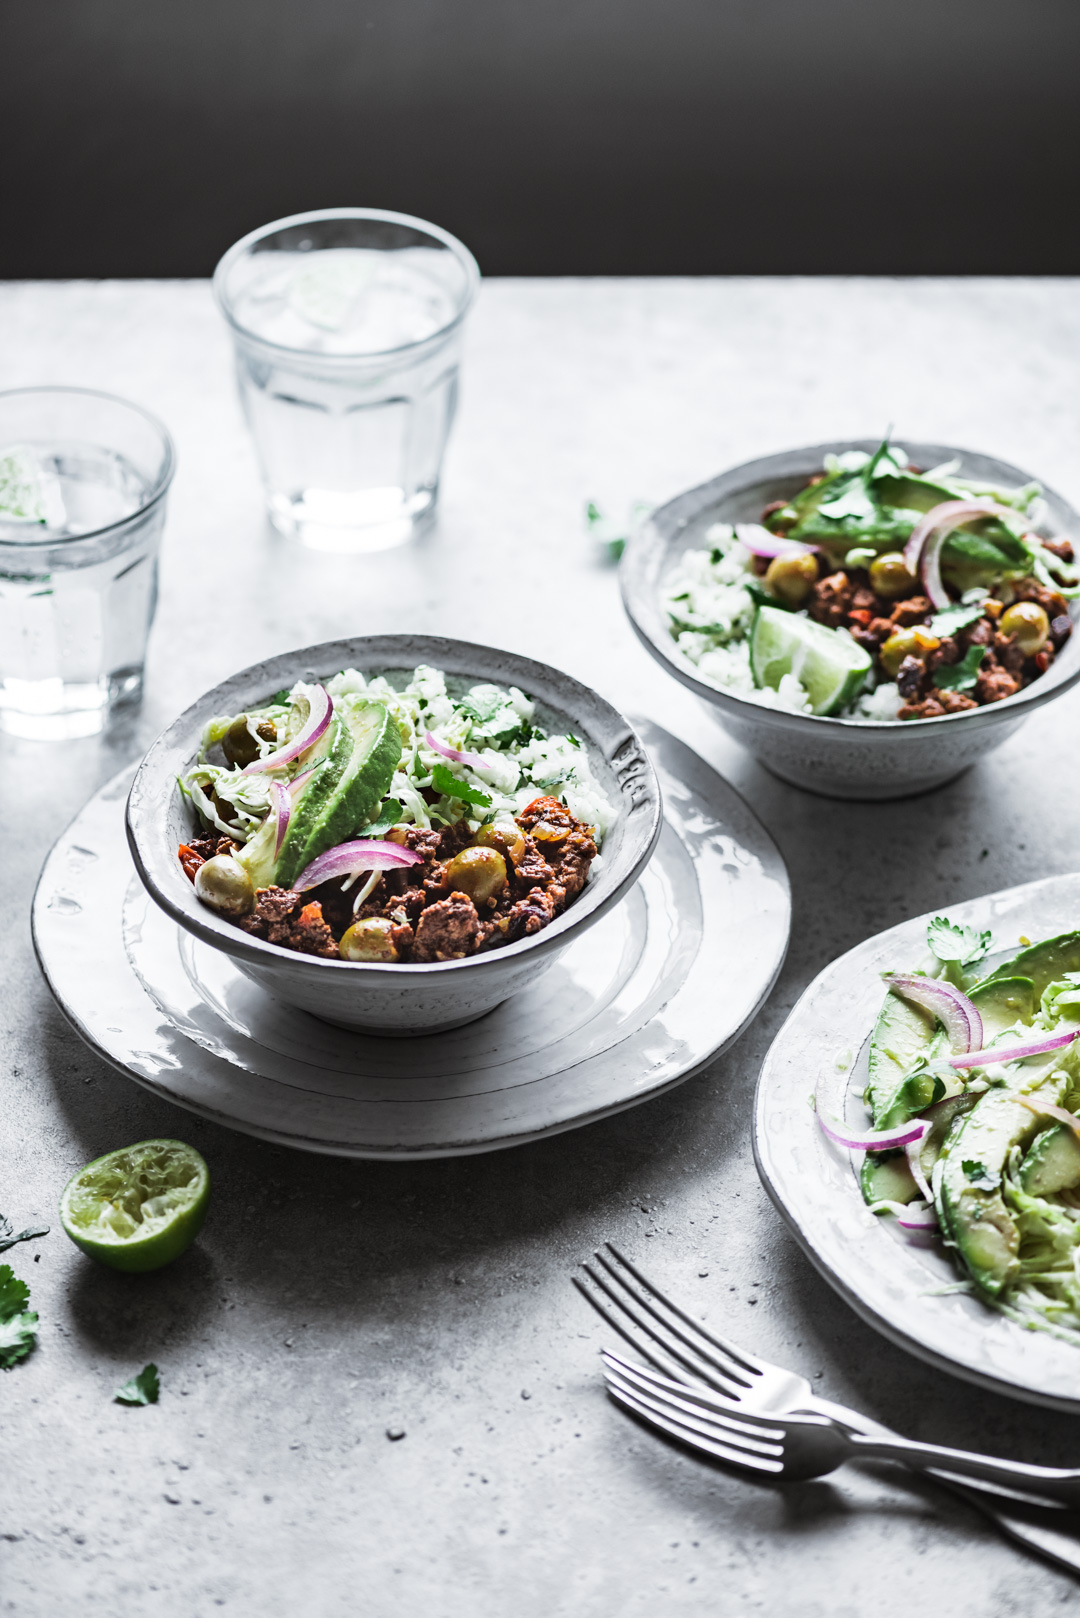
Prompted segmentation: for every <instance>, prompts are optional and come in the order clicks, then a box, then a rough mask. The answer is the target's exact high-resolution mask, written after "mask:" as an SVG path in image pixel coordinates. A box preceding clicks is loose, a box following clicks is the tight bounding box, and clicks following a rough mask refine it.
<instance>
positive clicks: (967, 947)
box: [926, 916, 993, 966]
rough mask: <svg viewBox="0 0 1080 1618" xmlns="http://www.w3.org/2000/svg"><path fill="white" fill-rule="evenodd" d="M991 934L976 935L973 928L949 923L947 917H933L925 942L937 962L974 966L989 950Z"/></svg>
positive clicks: (991, 939)
mask: <svg viewBox="0 0 1080 1618" xmlns="http://www.w3.org/2000/svg"><path fill="white" fill-rule="evenodd" d="M992 941H993V934H992V933H991V932H990V931H989V929H987V931H986V932H981V933H977V932H976V931H975V929H974V927H967V926H964V925H963V924H962V923H959V922H953V921H950V920H949V918H948V917H947V916H935V917H934V919H933V921H932V922H931V923H930V925H929V926H928V927H927V929H926V942H927V944H928V945H929V947H930V949H931V950H932V951H933V953H934V954H935V955H936V956H937V958H938V960H939V961H959V963H960V965H961V966H974V965H975V964H976V962H978V961H981V960H982V958H983V956H984V955H985V954H986V953H987V951H988V950H989V948H990V945H991V942H992Z"/></svg>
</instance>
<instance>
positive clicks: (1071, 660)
mask: <svg viewBox="0 0 1080 1618" xmlns="http://www.w3.org/2000/svg"><path fill="white" fill-rule="evenodd" d="M898 441H899V442H900V443H901V444H903V446H904V447H905V448H906V449H907V452H908V454H909V455H912V456H913V457H914V458H915V460H916V462H917V464H922V463H923V460H924V459H925V457H927V456H931V455H932V456H933V459H932V460H930V461H929V464H930V465H937V464H939V463H940V462H942V461H945V460H951V459H953V458H955V457H959V459H960V461H961V465H962V466H963V465H965V464H970V463H971V462H973V461H974V462H981V463H982V464H983V466H984V467H985V468H986V469H987V473H988V475H993V476H996V477H1000V478H1001V479H1002V480H1003V481H1004V480H1007V481H1008V482H1009V483H1013V482H1014V481H1015V483H1016V484H1017V486H1021V485H1023V484H1025V483H1031V482H1037V483H1039V485H1040V488H1041V490H1042V494H1043V496H1044V498H1046V499H1047V500H1048V501H1050V502H1053V503H1056V504H1057V505H1058V506H1059V507H1060V508H1061V509H1062V511H1063V512H1064V513H1065V514H1066V517H1067V519H1068V522H1069V524H1070V527H1071V528H1072V530H1073V531H1074V533H1075V534H1076V537H1077V539H1078V540H1080V513H1078V512H1077V511H1076V509H1075V508H1074V507H1073V506H1072V504H1071V503H1070V502H1069V501H1068V500H1066V499H1065V498H1064V496H1063V495H1061V494H1059V493H1058V492H1057V490H1056V489H1053V488H1051V487H1050V485H1049V484H1047V483H1044V482H1043V481H1042V479H1041V478H1033V477H1032V475H1031V474H1030V473H1028V472H1025V471H1024V470H1023V468H1021V467H1018V466H1014V465H1013V464H1012V463H1011V462H1009V461H1003V460H1001V459H999V457H997V456H995V455H986V454H984V453H983V452H982V451H979V450H968V449H962V448H959V447H958V446H956V445H950V444H929V443H923V442H921V441H916V440H914V439H910V438H905V437H904V436H903V435H898ZM880 442H881V440H880V439H879V438H845V439H835V440H832V441H830V442H828V443H824V444H806V445H799V446H797V447H796V448H794V449H789V450H778V451H774V452H773V453H772V454H770V455H762V456H758V457H756V458H755V459H754V460H751V461H741V462H740V463H739V464H738V465H737V466H733V467H730V468H729V469H728V470H727V471H726V472H721V473H720V474H719V475H718V476H717V477H714V478H710V479H709V480H708V481H707V482H706V483H700V484H697V485H696V486H695V487H694V488H692V489H686V490H684V491H683V493H682V494H678V495H675V496H674V497H673V498H672V499H671V500H668V501H665V503H664V504H663V505H662V506H658V507H657V508H656V510H655V511H653V512H652V513H651V515H650V516H649V517H648V518H646V520H645V521H644V522H643V523H642V525H641V528H640V529H639V530H638V532H637V533H636V534H635V535H634V536H633V537H632V539H631V540H630V543H629V544H628V545H627V547H626V551H625V554H624V556H623V559H622V562H621V564H620V567H619V585H620V589H621V592H622V601H623V607H624V609H625V611H626V615H627V617H628V618H629V620H630V623H631V625H632V627H633V629H634V632H635V633H636V635H637V637H638V639H639V640H640V641H641V643H642V645H643V646H644V647H645V649H646V650H647V651H648V652H650V653H651V654H652V656H653V657H654V658H655V659H656V660H657V662H658V663H660V664H661V666H662V667H663V668H665V669H666V670H667V672H668V673H669V674H671V675H674V677H675V679H677V680H678V681H679V682H680V683H681V684H682V685H685V686H687V687H688V688H689V689H690V690H691V691H694V692H696V694H697V695H698V696H699V697H701V698H703V699H704V700H705V701H706V702H708V703H710V704H712V705H713V706H715V707H718V708H721V709H724V710H726V711H727V712H729V713H731V714H733V715H738V716H739V717H740V718H743V719H747V720H750V719H753V720H755V721H757V722H758V723H760V724H762V725H764V726H766V727H771V728H772V729H774V730H787V731H792V730H801V731H803V733H804V735H805V736H806V737H807V738H809V735H810V734H811V731H809V730H807V728H806V727H808V726H810V727H818V726H821V725H827V726H829V727H832V728H833V730H834V733H835V731H836V730H839V731H841V732H847V733H848V734H852V735H857V736H858V738H859V740H860V741H867V742H869V743H870V744H871V745H886V744H888V743H891V742H892V741H893V740H894V739H895V738H896V737H897V736H898V735H900V734H904V735H914V736H917V735H926V734H927V733H928V730H929V728H930V727H933V726H941V725H947V724H956V723H958V722H960V723H966V724H967V727H968V729H974V728H976V727H980V728H985V727H986V726H988V725H994V724H998V723H1002V722H1004V721H1007V720H1009V719H1019V718H1021V717H1024V716H1025V715H1026V713H1028V712H1030V711H1031V710H1033V709H1035V708H1039V707H1041V706H1042V705H1043V704H1044V703H1046V702H1049V701H1051V700H1052V699H1053V698H1054V697H1057V696H1061V695H1063V693H1064V692H1066V691H1068V690H1069V689H1070V688H1071V687H1072V686H1073V685H1075V684H1076V682H1077V680H1080V635H1074V636H1073V637H1072V638H1071V639H1070V641H1069V644H1068V647H1067V648H1066V651H1065V652H1064V653H1062V654H1061V655H1060V656H1059V657H1058V658H1056V659H1055V661H1054V663H1053V664H1052V665H1051V667H1050V669H1049V670H1048V671H1047V673H1046V674H1043V675H1041V676H1040V677H1039V679H1038V680H1035V681H1033V682H1032V684H1031V685H1029V686H1026V687H1025V688H1024V689H1023V690H1022V691H1017V692H1016V693H1015V694H1014V695H1013V696H1011V697H1005V698H1003V699H1002V700H1001V701H1000V702H993V703H987V704H986V705H985V706H983V707H980V708H976V709H970V708H969V709H967V710H965V711H963V712H961V713H951V714H939V715H937V716H936V717H934V718H929V719H891V720H873V719H856V718H839V717H836V716H832V715H826V714H806V713H794V712H791V711H790V710H788V709H784V708H767V707H765V706H764V705H763V704H761V703H756V702H753V701H751V700H750V699H749V698H747V697H743V696H740V695H739V694H738V693H737V692H734V691H723V690H721V689H720V688H719V687H718V686H714V685H710V684H708V682H707V681H705V680H702V679H701V678H700V676H699V675H698V674H697V673H696V671H695V667H694V664H693V663H691V662H690V660H689V659H688V658H687V657H685V656H684V655H683V654H682V653H681V652H680V651H679V649H678V647H677V646H676V644H675V641H674V640H673V639H672V637H671V635H670V633H669V631H668V628H667V624H666V622H665V620H664V616H663V612H662V609H661V606H660V598H659V588H658V587H659V584H660V575H661V574H662V573H663V571H664V570H665V568H666V565H667V561H668V558H669V556H670V554H671V553H672V552H673V551H674V550H675V548H676V547H675V542H676V540H677V537H678V535H679V533H680V532H681V531H682V530H685V529H686V528H688V527H689V526H690V524H691V523H692V522H695V521H697V520H699V519H700V518H702V517H703V516H704V515H705V514H706V513H707V512H708V511H709V508H710V507H713V506H717V505H718V504H720V503H721V502H722V501H724V500H725V499H730V498H733V497H734V496H736V495H739V494H742V493H744V492H745V491H746V490H748V489H750V488H753V486H754V485H755V484H757V483H761V482H764V481H766V480H767V479H769V478H770V477H773V478H776V479H779V478H781V477H794V476H802V475H806V476H810V475H812V473H813V472H814V471H817V470H820V467H821V465H822V462H823V460H824V457H825V456H826V455H829V454H832V455H839V454H843V453H844V452H845V451H846V450H852V449H860V450H865V451H867V452H868V453H870V454H872V453H873V452H874V450H875V449H877V448H878V446H879V444H880ZM990 468H993V472H992V473H990V470H989V469H990ZM714 520H715V521H720V522H722V521H724V520H725V519H724V518H723V517H722V516H720V515H719V513H717V514H716V516H715V517H714ZM1070 616H1072V617H1073V619H1074V622H1076V621H1077V618H1078V616H1080V609H1076V610H1074V609H1073V607H1070Z"/></svg>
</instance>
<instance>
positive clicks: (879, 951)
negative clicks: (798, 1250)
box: [754, 874, 1080, 1411]
mask: <svg viewBox="0 0 1080 1618" xmlns="http://www.w3.org/2000/svg"><path fill="white" fill-rule="evenodd" d="M947 914H948V915H949V918H950V919H951V920H954V921H963V922H969V923H971V924H972V925H973V926H975V927H978V928H985V927H989V928H991V930H992V931H993V934H994V940H995V943H996V944H998V945H1000V946H1002V947H1006V948H1010V949H1011V948H1013V947H1016V946H1017V945H1018V940H1019V938H1020V936H1021V935H1023V936H1024V937H1027V938H1030V939H1032V940H1033V941H1036V940H1038V939H1040V938H1052V937H1053V936H1054V935H1055V934H1056V933H1064V932H1071V931H1072V930H1073V929H1074V928H1075V927H1076V926H1077V923H1078V920H1080V874H1076V875H1071V876H1054V877H1047V878H1046V879H1044V880H1043V881H1041V882H1029V883H1027V884H1026V885H1025V886H1023V887H1019V888H1006V889H1004V891H1003V892H1001V893H991V894H988V895H987V896H986V897H985V898H983V899H972V900H969V901H968V903H967V904H957V905H949V907H948V911H947ZM929 920H930V916H929V915H926V916H917V917H916V918H915V919H914V920H913V921H905V922H903V923H902V924H901V925H900V926H899V927H891V928H890V929H889V931H888V932H884V933H878V935H877V936H876V937H875V938H870V939H867V941H866V942H865V943H864V944H859V945H858V946H857V948H855V949H853V950H849V951H848V953H847V954H846V955H841V956H840V958H839V960H836V961H834V962H833V963H832V965H831V966H828V967H826V969H825V971H824V972H822V973H820V974H819V975H818V976H817V977H816V978H815V979H814V981H813V983H811V985H810V987H809V988H808V989H807V990H806V993H805V994H804V995H803V996H802V998H801V999H800V1001H799V1002H798V1004H797V1005H796V1007H795V1009H794V1011H793V1012H792V1013H791V1016H790V1017H789V1018H788V1020H787V1022H786V1023H785V1024H784V1026H783V1028H781V1030H780V1032H779V1034H778V1035H777V1036H776V1039H775V1040H774V1041H773V1044H772V1047H771V1049H770V1051H769V1054H768V1056H767V1057H766V1059H765V1064H764V1066H763V1067H762V1070H761V1077H760V1079H759V1080H758V1090H757V1102H756V1106H755V1115H754V1155H755V1157H756V1159H757V1165H758V1171H759V1173H760V1174H761V1178H762V1180H763V1181H764V1184H765V1187H766V1190H767V1191H768V1192H769V1194H770V1196H771V1197H772V1199H773V1201H774V1202H775V1203H776V1206H777V1207H778V1209H779V1210H780V1212H781V1213H782V1214H783V1216H784V1218H785V1219H786V1220H787V1222H788V1224H789V1225H790V1226H791V1229H792V1231H793V1232H794V1234H795V1236H796V1238H797V1239H798V1241H799V1242H800V1244H801V1245H802V1247H803V1248H804V1250H805V1251H806V1253H807V1255H808V1257H809V1258H810V1259H811V1260H812V1261H813V1263H814V1264H815V1265H816V1266H817V1268H818V1269H819V1270H820V1271H821V1273H822V1275H824V1276H825V1278H826V1280H828V1281H830V1282H831V1283H832V1285H833V1286H834V1287H835V1288H836V1290H837V1291H838V1292H839V1293H840V1295H841V1296H842V1297H843V1298H845V1299H846V1300H847V1302H848V1303H849V1304H850V1305H851V1306H852V1308H853V1309H854V1310H855V1311H856V1312H857V1313H858V1314H860V1315H861V1316H862V1317H863V1319H864V1320H866V1321H868V1322H869V1323H870V1325H871V1326H875V1327H877V1329H878V1330H879V1331H881V1332H884V1334H885V1335H886V1337H890V1338H891V1339H892V1340H893V1342H895V1343H899V1344H900V1346H901V1347H902V1348H906V1349H908V1350H909V1351H910V1352H911V1353H912V1354H917V1355H918V1356H919V1358H920V1359H923V1360H928V1361H929V1362H930V1363H931V1364H932V1365H938V1366H941V1367H942V1368H943V1369H945V1370H947V1371H953V1372H955V1374H956V1375H957V1376H962V1377H965V1378H966V1379H967V1380H968V1381H970V1382H978V1383H980V1384H982V1385H983V1386H984V1387H988V1388H993V1389H994V1390H995V1391H996V1392H998V1393H1009V1394H1013V1395H1014V1396H1015V1397H1017V1398H1020V1399H1027V1400H1030V1401H1031V1403H1033V1404H1041V1405H1051V1406H1054V1407H1056V1408H1058V1409H1061V1410H1070V1411H1080V1348H1074V1347H1072V1346H1071V1345H1070V1344H1069V1343H1065V1342H1062V1341H1060V1340H1059V1339H1057V1338H1054V1337H1051V1336H1049V1335H1048V1334H1047V1333H1045V1332H1032V1331H1027V1330H1025V1329H1024V1328H1023V1327H1021V1326H1018V1325H1016V1324H1015V1323H1014V1322H1013V1321H1011V1320H1008V1319H1006V1317H1005V1316H1004V1315H1001V1314H998V1313H997V1311H996V1310H994V1309H991V1308H990V1307H989V1306H988V1305H986V1304H984V1303H982V1302H981V1301H980V1300H979V1299H978V1298H976V1297H971V1296H968V1295H965V1294H963V1293H951V1294H945V1295H943V1294H942V1292H941V1290H940V1289H941V1288H943V1287H947V1286H949V1285H950V1284H952V1283H955V1282H956V1281H957V1280H959V1279H960V1276H961V1272H960V1270H959V1269H958V1268H957V1267H956V1266H954V1265H953V1264H952V1263H951V1261H950V1260H949V1258H948V1256H947V1255H946V1253H945V1250H944V1248H943V1247H942V1245H941V1243H940V1242H939V1241H938V1240H937V1239H936V1238H927V1237H923V1236H911V1237H909V1236H905V1235H904V1233H903V1232H901V1231H900V1230H899V1229H898V1227H897V1226H896V1224H895V1222H894V1221H893V1220H891V1219H887V1218H885V1219H883V1218H879V1217H878V1216H877V1215H875V1214H872V1213H870V1211H869V1209H868V1208H867V1207H866V1205H865V1203H864V1202H863V1199H862V1196H861V1194H860V1191H859V1186H858V1182H857V1179H856V1175H855V1165H856V1164H857V1163H858V1161H859V1154H858V1153H849V1152H846V1151H844V1150H843V1149H842V1148H841V1147H838V1146H835V1145H833V1144H832V1142H830V1141H829V1140H828V1139H827V1138H826V1136H825V1135H824V1134H823V1133H822V1131H821V1129H820V1128H819V1127H818V1123H817V1118H816V1114H815V1112H814V1109H813V1107H812V1106H811V1097H812V1096H813V1095H814V1094H815V1091H816V1094H817V1099H818V1105H819V1106H822V1107H824V1108H825V1110H826V1111H827V1112H828V1114H829V1115H830V1116H834V1117H842V1118H846V1119H847V1120H848V1121H849V1122H851V1123H856V1122H857V1123H859V1124H860V1125H862V1126H865V1124H866V1120H867V1114H866V1109H865V1107H864V1106H863V1104H862V1102H861V1100H860V1099H859V1094H860V1092H861V1091H862V1089H863V1087H864V1085H865V1083H866V1058H867V1048H868V1045H869V1037H870V1030H871V1028H872V1026H873V1023H874V1019H875V1017H876V1016H877V1012H878V1009H879V1008H880V1006H881V1001H882V995H883V992H884V990H883V985H882V982H881V976H880V974H881V973H882V972H884V971H889V970H895V969H899V968H903V967H905V966H915V965H918V964H919V963H920V961H921V960H922V959H923V957H924V956H925V953H926V924H927V922H928V921H929ZM852 1059H854V1060H853V1062H852ZM845 1061H847V1062H848V1066H847V1067H846V1068H845V1067H844V1066H843V1064H844V1062H845Z"/></svg>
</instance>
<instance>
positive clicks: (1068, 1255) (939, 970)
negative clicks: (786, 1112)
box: [821, 917, 1080, 1344]
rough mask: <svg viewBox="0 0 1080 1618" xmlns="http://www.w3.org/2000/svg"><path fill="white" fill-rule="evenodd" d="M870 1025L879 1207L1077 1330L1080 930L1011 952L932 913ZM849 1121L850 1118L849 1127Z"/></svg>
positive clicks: (989, 1283) (1034, 1317) (1058, 1323)
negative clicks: (916, 963) (915, 959)
mask: <svg viewBox="0 0 1080 1618" xmlns="http://www.w3.org/2000/svg"><path fill="white" fill-rule="evenodd" d="M927 943H928V948H929V955H928V959H927V961H926V962H925V963H924V964H923V966H922V967H920V968H919V969H918V970H915V971H910V972H901V971H898V972H895V973H886V974H885V977H886V984H887V988H886V995H885V999H884V1002H883V1004H882V1007H881V1010H880V1012H879V1014H878V1017H877V1021H876V1023H875V1026H874V1029H873V1033H872V1035H871V1039H870V1049H869V1058H868V1079H867V1085H866V1090H865V1100H866V1104H867V1107H868V1109H869V1111H870V1114H871V1118H872V1126H871V1127H868V1128H867V1129H866V1130H865V1131H864V1132H862V1133H860V1134H858V1136H857V1137H856V1136H855V1135H852V1134H851V1133H850V1132H847V1133H845V1132H844V1130H841V1131H840V1132H839V1133H838V1132H837V1130H836V1129H835V1128H834V1127H833V1126H832V1124H831V1123H830V1122H829V1121H828V1120H826V1119H824V1118H822V1120H821V1122H822V1126H823V1128H824V1129H825V1131H826V1133H828V1134H830V1135H831V1136H832V1137H833V1138H834V1139H837V1140H840V1141H841V1142H842V1144H844V1145H847V1146H849V1147H850V1148H852V1149H853V1150H860V1151H863V1152H864V1153H865V1155H864V1157H863V1159H862V1162H861V1164H860V1167H859V1183H860V1187H861V1190H862V1194H863V1197H864V1199H865V1200H866V1202H867V1203H868V1204H869V1205H870V1206H871V1208H872V1209H873V1211H874V1212H876V1213H880V1214H883V1215H884V1214H890V1215H895V1216H896V1217H897V1219H898V1220H899V1222H900V1223H901V1225H903V1226H904V1227H906V1228H908V1229H917V1230H921V1231H924V1232H928V1233H935V1234H938V1235H940V1237H941V1238H942V1239H943V1240H944V1242H945V1244H946V1246H947V1247H948V1248H949V1249H950V1250H951V1252H952V1253H953V1255H954V1257H955V1259H956V1261H957V1263H958V1264H959V1266H960V1267H961V1269H962V1271H963V1273H964V1274H965V1276H966V1277H967V1279H968V1281H969V1282H970V1284H971V1285H972V1287H973V1288H974V1289H975V1290H976V1291H977V1292H978V1293H979V1294H980V1295H981V1296H983V1297H984V1298H985V1299H987V1300H988V1301H991V1302H993V1303H994V1304H995V1305H996V1306H998V1307H1000V1308H1002V1309H1004V1310H1005V1312H1006V1313H1008V1314H1010V1315H1011V1316H1013V1317H1014V1318H1016V1319H1018V1320H1021V1321H1023V1322H1024V1323H1025V1324H1027V1325H1029V1326H1032V1325H1034V1326H1039V1327H1042V1328H1045V1329H1050V1330H1053V1331H1055V1332H1058V1333H1062V1334H1064V1335H1066V1336H1068V1337H1071V1338H1072V1340H1075V1341H1076V1342H1077V1343H1078V1344H1080V1279H1078V1277H1080V1262H1078V1255H1080V931H1077V932H1072V933H1066V934H1063V935H1060V936H1057V937H1054V938H1048V939H1043V940H1041V941H1039V942H1037V943H1028V941H1027V940H1026V939H1025V940H1023V941H1022V945H1023V947H1022V948H1019V949H1017V950H1014V951H1012V952H1011V953H1006V952H1003V951H1001V950H996V951H995V950H994V948H993V941H992V939H991V938H990V935H989V934H987V933H977V932H976V931H975V930H974V929H972V928H970V927H966V926H963V925H957V924H954V923H951V922H950V921H949V920H948V918H946V917H936V918H934V920H933V921H932V922H931V923H930V926H929V927H928V929H927ZM845 1128H846V1126H845Z"/></svg>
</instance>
